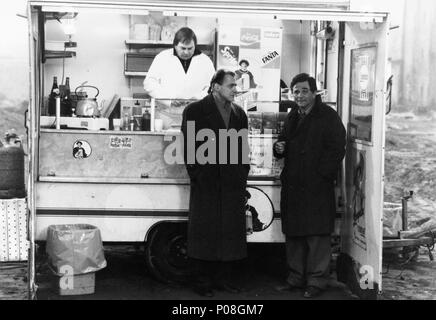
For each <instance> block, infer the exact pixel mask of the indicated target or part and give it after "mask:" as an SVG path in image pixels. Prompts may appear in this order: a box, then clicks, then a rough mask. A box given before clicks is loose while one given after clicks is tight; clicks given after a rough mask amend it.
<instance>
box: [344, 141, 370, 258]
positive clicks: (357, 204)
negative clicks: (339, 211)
mask: <svg viewBox="0 0 436 320" xmlns="http://www.w3.org/2000/svg"><path fill="white" fill-rule="evenodd" d="M348 152H349V154H348V157H347V166H346V170H347V172H346V176H347V199H349V205H348V216H349V217H350V218H352V222H353V223H352V233H351V237H352V242H353V243H354V244H355V245H356V246H357V247H359V248H360V249H362V250H363V251H367V249H368V245H367V230H366V210H365V201H366V196H365V187H366V153H365V151H360V150H357V149H356V148H351V149H350V150H349V151H348Z"/></svg>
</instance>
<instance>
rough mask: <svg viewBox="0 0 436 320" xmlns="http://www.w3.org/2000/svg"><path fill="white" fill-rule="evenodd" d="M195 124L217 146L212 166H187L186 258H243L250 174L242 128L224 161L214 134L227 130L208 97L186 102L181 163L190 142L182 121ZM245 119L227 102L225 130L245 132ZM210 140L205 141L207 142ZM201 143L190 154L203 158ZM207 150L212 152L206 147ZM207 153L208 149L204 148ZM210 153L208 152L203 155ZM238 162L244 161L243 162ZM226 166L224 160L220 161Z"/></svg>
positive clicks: (233, 105) (211, 97)
mask: <svg viewBox="0 0 436 320" xmlns="http://www.w3.org/2000/svg"><path fill="white" fill-rule="evenodd" d="M188 121H190V122H191V123H192V121H193V122H194V123H195V133H196V134H197V133H198V132H199V131H200V130H202V129H210V130H212V131H213V133H214V138H212V140H213V139H215V141H213V142H216V150H215V151H216V157H213V158H215V159H216V164H213V163H206V164H204V163H199V162H198V159H197V158H196V162H195V163H194V164H190V163H189V162H188V163H187V165H186V168H187V171H188V174H189V177H190V179H191V195H190V205H189V223H188V256H189V257H191V258H195V259H200V260H207V261H235V260H240V259H243V258H245V257H246V255H247V244H246V224H245V223H246V220H245V210H244V205H245V203H244V195H245V189H246V185H247V176H248V172H249V170H250V166H249V164H244V163H248V161H247V160H248V153H249V150H248V148H242V146H243V143H245V144H246V145H247V146H248V134H247V130H243V131H242V132H243V134H242V136H241V138H239V139H238V143H237V148H236V149H233V150H230V145H231V144H230V143H228V148H227V157H226V155H225V154H223V153H225V152H223V151H224V149H221V150H220V148H219V146H220V144H222V143H223V141H222V140H224V139H221V140H220V138H219V130H220V129H222V130H224V131H225V132H227V128H226V126H225V124H224V120H223V118H222V116H221V114H220V112H219V110H218V107H217V105H216V104H215V100H214V98H213V96H212V95H208V96H206V97H205V98H204V99H202V100H200V101H197V102H194V103H191V104H190V105H188V106H187V107H186V109H185V110H184V112H183V121H182V132H183V134H184V137H185V148H184V151H185V161H187V160H189V159H187V153H188V152H191V154H192V150H190V151H189V149H188V146H187V144H188V143H193V141H192V140H194V141H195V138H193V137H192V136H189V135H188V132H187V131H188V129H187V123H188ZM247 126H248V121H247V116H246V114H245V112H244V111H243V110H242V109H241V108H240V107H239V106H237V105H236V104H232V111H231V116H230V124H229V128H228V129H235V130H236V131H238V132H240V130H241V129H247ZM209 142H210V141H209ZM205 143H206V142H205V141H196V142H195V150H196V151H198V149H199V147H201V149H200V150H202V152H200V153H201V154H203V153H204V152H203V151H204V148H205ZM211 149H212V148H211ZM208 151H211V150H208ZM230 151H231V152H230ZM235 152H236V155H237V157H236V160H235V159H234V162H233V163H234V164H232V163H231V162H230V160H231V156H232V154H233V156H235ZM205 154H206V155H209V153H208V152H206V153H205ZM220 157H222V158H223V159H224V158H226V160H227V162H226V163H227V164H219V162H220V161H219V159H220ZM243 158H245V161H244V162H243ZM224 162H225V161H224Z"/></svg>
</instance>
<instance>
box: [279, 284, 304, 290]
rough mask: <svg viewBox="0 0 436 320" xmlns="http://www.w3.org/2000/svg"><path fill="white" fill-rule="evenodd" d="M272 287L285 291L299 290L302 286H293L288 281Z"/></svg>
mask: <svg viewBox="0 0 436 320" xmlns="http://www.w3.org/2000/svg"><path fill="white" fill-rule="evenodd" d="M274 289H275V290H276V291H280V292H285V291H296V290H301V289H303V287H299V286H293V285H291V284H289V283H286V284H282V285H278V286H275V287H274Z"/></svg>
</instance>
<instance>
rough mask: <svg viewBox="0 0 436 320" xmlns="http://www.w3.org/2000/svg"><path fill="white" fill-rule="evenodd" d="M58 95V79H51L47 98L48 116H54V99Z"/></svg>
mask: <svg viewBox="0 0 436 320" xmlns="http://www.w3.org/2000/svg"><path fill="white" fill-rule="evenodd" d="M58 95H59V87H58V77H53V85H52V87H51V91H50V95H49V97H48V115H49V116H55V115H56V97H57V96H58Z"/></svg>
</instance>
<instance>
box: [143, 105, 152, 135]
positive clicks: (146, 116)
mask: <svg viewBox="0 0 436 320" xmlns="http://www.w3.org/2000/svg"><path fill="white" fill-rule="evenodd" d="M150 130H151V115H150V112H148V108H146V109H145V111H144V113H143V114H142V131H150Z"/></svg>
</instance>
